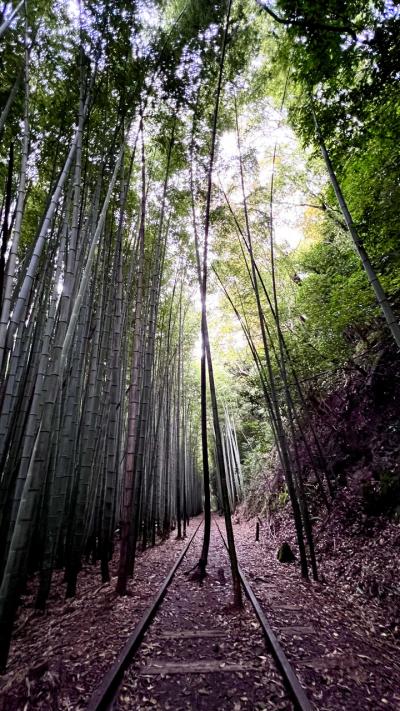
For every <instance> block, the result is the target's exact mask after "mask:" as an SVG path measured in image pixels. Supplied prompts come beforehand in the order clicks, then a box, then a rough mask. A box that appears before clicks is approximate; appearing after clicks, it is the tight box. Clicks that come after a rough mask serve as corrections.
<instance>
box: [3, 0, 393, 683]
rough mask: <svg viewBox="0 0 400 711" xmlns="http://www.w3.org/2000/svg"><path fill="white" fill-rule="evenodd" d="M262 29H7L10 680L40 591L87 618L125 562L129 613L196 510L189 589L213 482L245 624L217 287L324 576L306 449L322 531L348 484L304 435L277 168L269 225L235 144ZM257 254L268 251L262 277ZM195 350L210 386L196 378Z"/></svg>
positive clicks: (122, 587) (124, 14)
mask: <svg viewBox="0 0 400 711" xmlns="http://www.w3.org/2000/svg"><path fill="white" fill-rule="evenodd" d="M264 14H265V13H263V10H262V9H261V10H260V9H257V7H256V3H255V2H254V3H253V2H251V1H250V0H248V1H246V2H232V1H231V0H230V1H229V2H225V1H224V0H221V1H220V2H216V3H213V4H210V3H206V2H204V3H203V2H197V1H196V0H191V1H190V0H189V2H187V3H183V2H182V3H181V2H178V1H177V0H171V1H170V2H168V3H163V2H157V1H156V0H154V2H150V0H149V1H148V2H147V1H145V0H138V2H136V3H135V2H133V3H132V2H128V1H125V0H119V1H118V2H110V1H106V2H103V3H100V2H97V1H96V0H94V1H92V0H87V2H83V1H82V0H80V1H79V2H73V1H72V0H71V2H68V3H63V2H62V1H61V0H54V2H51V0H41V1H40V2H36V3H31V2H30V1H29V0H23V1H22V2H20V3H19V4H16V5H15V6H12V4H11V3H8V4H6V5H5V7H4V12H3V19H2V22H1V24H0V37H1V40H2V43H1V47H0V61H1V67H2V82H1V95H0V99H1V116H0V140H1V163H0V181H1V183H0V184H1V191H2V197H1V221H0V225H1V253H0V285H1V286H0V294H1V316H0V376H1V384H0V458H1V480H0V569H1V588H0V666H1V667H2V668H3V669H4V668H5V665H6V662H7V656H8V651H9V646H10V640H11V634H12V628H13V624H14V620H15V616H16V612H17V607H18V600H19V597H20V595H21V594H22V593H23V591H24V588H25V585H26V581H27V579H28V576H30V575H31V574H33V573H35V574H37V576H38V581H39V582H38V590H37V599H36V606H37V608H38V609H40V610H43V609H45V606H46V602H47V600H48V596H49V593H50V589H51V583H52V575H53V572H54V570H56V569H58V570H59V569H63V570H64V571H65V583H66V595H67V596H70V597H71V596H74V595H75V594H76V591H77V584H78V576H79V571H80V570H81V566H82V561H83V560H84V559H87V560H89V559H90V560H92V561H93V562H94V563H96V564H98V565H99V570H100V575H101V580H102V581H103V582H107V581H109V580H110V561H111V559H112V556H113V553H114V551H115V549H116V548H117V549H118V569H117V579H116V591H117V592H118V593H119V594H125V593H126V591H127V585H128V581H129V580H130V579H132V577H133V580H134V570H135V556H136V552H137V550H138V549H139V547H140V548H141V549H143V548H146V546H148V545H154V544H155V543H156V541H157V540H159V539H160V538H165V537H167V536H168V535H170V532H171V530H175V532H176V535H177V536H178V538H181V537H182V536H185V534H186V527H187V525H188V522H189V519H190V517H191V516H194V515H197V514H199V513H200V512H201V511H202V510H203V509H204V513H205V530H204V543H203V550H202V554H201V558H200V560H199V566H198V568H199V569H198V571H197V574H198V576H199V577H200V578H201V577H202V576H204V575H205V572H206V566H207V558H208V544H209V535H210V516H211V497H210V479H211V480H212V482H213V486H212V489H213V492H214V494H215V497H216V500H217V505H218V507H219V508H220V510H221V511H223V512H224V514H225V522H226V527H227V534H228V543H229V551H230V559H231V565H232V576H233V583H234V592H235V602H236V604H237V605H240V604H241V592H240V583H239V578H238V570H237V561H236V554H235V546H234V537H233V529H232V524H231V519H230V513H231V511H233V510H234V508H235V506H236V505H237V504H238V503H239V502H240V500H241V497H242V493H243V476H242V472H241V463H240V451H239V450H240V447H239V442H238V436H237V433H236V428H235V422H234V420H235V418H234V416H233V415H232V412H231V411H230V408H229V404H228V403H226V402H223V401H222V400H221V398H220V397H219V393H218V392H217V389H218V388H217V384H216V382H215V375H214V369H213V355H212V346H211V343H210V338H209V327H208V316H209V307H208V305H207V303H208V302H207V293H208V284H209V281H210V279H211V281H212V283H213V288H219V289H220V291H221V293H222V294H223V295H224V298H226V300H227V304H228V305H229V308H230V309H231V310H232V313H233V314H235V316H236V318H237V319H238V322H239V324H240V327H241V328H242V330H243V333H244V336H245V339H246V342H247V345H248V351H249V354H250V357H251V359H252V361H253V367H254V369H255V373H256V377H257V378H258V383H259V386H260V388H261V390H262V393H263V398H264V402H265V407H266V411H267V414H268V418H269V427H270V430H271V432H272V434H273V437H274V441H275V444H276V450H277V452H278V455H279V459H280V462H281V465H282V470H283V472H284V475H285V480H286V485H287V490H288V492H289V496H290V500H291V504H292V509H293V515H294V520H295V525H296V531H297V538H298V545H299V552H300V560H301V570H302V574H303V575H304V576H305V577H307V576H308V574H309V568H310V567H311V571H312V575H313V577H314V578H317V576H318V572H317V563H316V558H315V552H314V545H313V536H312V521H311V516H310V513H309V508H308V504H307V496H306V487H305V482H304V477H303V472H302V468H301V465H300V457H299V451H298V449H299V447H301V448H305V450H306V452H307V456H308V460H309V464H310V467H311V469H312V471H313V472H314V475H315V479H316V482H317V487H318V490H319V495H320V497H321V500H322V502H323V505H324V506H325V507H326V508H328V509H329V507H330V503H331V499H332V496H333V494H334V484H335V482H334V479H333V477H332V472H330V470H329V466H328V464H327V462H326V461H325V458H324V455H323V452H322V449H321V446H320V444H319V442H318V438H317V435H316V433H315V432H311V434H310V433H307V435H306V434H305V432H304V429H303V424H302V423H303V420H302V415H303V414H304V411H305V410H306V398H305V395H304V392H303V390H302V387H301V383H300V379H299V377H298V374H297V372H296V367H295V361H294V359H293V357H292V355H291V347H290V345H289V344H288V341H287V335H286V334H285V329H284V327H283V326H282V307H281V305H280V301H279V274H278V273H277V270H276V265H275V263H276V250H277V248H276V244H275V238H274V207H273V205H274V171H275V162H276V161H275V158H276V156H275V153H276V146H275V151H274V158H273V165H272V180H271V188H270V193H269V195H268V197H267V199H265V195H263V196H262V200H261V203H262V207H263V209H264V211H265V209H267V220H264V221H260V220H256V219H255V218H254V200H253V196H252V195H251V190H250V189H249V186H250V184H251V181H252V179H251V169H247V168H246V162H247V159H246V156H245V154H244V153H245V151H244V149H243V135H242V129H241V121H242V116H241V111H242V110H243V105H244V102H245V101H247V100H249V98H248V96H247V94H246V92H249V91H250V90H249V84H248V81H247V79H248V75H249V74H251V72H252V65H251V60H252V59H253V58H254V56H255V54H256V52H257V51H259V48H260V46H261V43H262V42H263V41H265V36H266V35H267V37H269V36H270V34H271V30H270V27H271V25H270V24H268V22H267V23H266V24H264V25H263V24H262V22H261V23H260V22H259V19H260V18H261V17H263V15H264ZM265 16H266V15H265ZM256 20H257V21H256ZM260 28H261V29H260ZM266 28H267V29H266ZM263 33H264V34H263ZM249 48H251V51H250V49H249ZM247 71H248V74H247V75H246V72H247ZM240 76H242V80H241V79H240ZM246 76H247V79H246V80H245V79H243V77H246ZM238 77H239V78H238ZM246 81H247V83H246ZM241 82H242V83H241ZM285 91H286V88H285ZM250 93H251V92H250ZM313 111H314V110H313ZM313 120H314V125H315V130H316V136H317V143H319V145H320V147H321V149H322V152H323V155H324V159H325V162H326V166H327V169H328V173H329V176H330V178H331V180H332V184H333V187H334V190H335V193H336V195H337V197H338V200H339V204H340V207H341V209H342V210H343V214H344V218H345V221H346V223H347V227H348V231H349V233H350V235H351V236H352V237H353V240H354V242H355V244H356V247H357V248H358V252H359V254H360V256H361V259H362V261H363V264H364V266H365V267H366V271H367V272H368V269H369V270H370V271H369V273H368V276H369V279H370V282H371V284H372V285H373V287H374V289H375V291H376V290H377V284H378V291H379V288H381V287H380V286H379V281H378V280H377V278H376V275H374V273H373V270H372V267H371V263H370V261H369V259H368V255H367V254H366V251H365V250H364V249H363V248H362V246H361V243H360V240H359V238H358V235H357V233H356V230H355V227H354V223H353V221H352V217H351V215H350V212H349V210H348V208H347V205H346V203H345V202H344V198H343V195H342V193H341V191H340V186H339V183H338V181H337V177H336V174H335V172H334V169H333V165H332V161H331V160H330V156H329V153H328V149H327V147H326V145H325V143H324V139H323V137H322V133H321V128H320V125H319V123H318V119H317V115H316V112H315V111H314V113H313ZM222 125H224V126H225V127H228V128H229V129H230V130H231V131H233V132H234V134H235V141H236V157H237V166H238V171H237V175H236V188H235V190H234V191H233V192H234V196H233V198H232V195H231V194H229V191H227V190H226V189H224V187H223V186H222V185H217V182H218V176H217V173H218V171H217V170H216V162H217V148H218V140H219V137H220V134H221V131H222V129H221V126H222ZM341 200H342V202H343V204H342V202H341ZM266 205H267V208H266ZM264 214H265V213H264ZM221 225H222V227H221ZM224 230H225V232H226V230H229V238H230V240H231V241H232V240H233V242H234V244H235V245H236V246H235V249H236V250H237V253H238V254H239V255H240V263H241V269H242V276H241V280H242V281H241V289H239V290H237V289H236V284H237V282H236V280H235V276H234V275H233V274H231V273H229V259H228V258H227V259H226V260H225V264H224V260H223V259H222V260H219V261H218V260H216V264H215V265H214V267H213V269H212V270H211V269H210V261H211V260H210V251H212V250H216V249H217V248H216V242H217V240H218V239H220V238H221V242H222V243H223V240H224V234H223V233H224ZM263 242H265V243H268V244H269V254H268V269H267V270H266V269H265V260H264V257H261V256H260V255H261V252H260V244H261V243H263ZM227 265H228V268H227ZM371 270H372V271H371ZM376 293H377V297H378V302H379V303H380V305H381V307H382V309H383V311H384V312H385V317H386V319H387V321H388V323H389V326H390V328H391V329H392V332H393V333H394V336H395V337H397V329H398V326H397V322H396V319H395V318H394V316H393V313H392V311H391V309H390V304H389V303H388V301H387V299H386V297H385V294H384V292H383V290H382V289H381V291H380V292H379V293H378V292H377V291H376ZM196 294H199V299H200V304H201V305H200V309H199V311H196V309H194V308H193V302H194V301H195V299H196V297H195V295H196ZM199 330H201V344H202V355H201V362H200V371H199V378H198V380H199V381H200V382H197V380H196V377H195V375H196V374H194V373H193V369H191V360H192V352H193V347H194V344H195V341H196V338H197V333H198V331H199ZM208 399H209V401H210V405H211V407H210V409H209V408H208Z"/></svg>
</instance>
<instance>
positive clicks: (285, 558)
mask: <svg viewBox="0 0 400 711" xmlns="http://www.w3.org/2000/svg"><path fill="white" fill-rule="evenodd" d="M276 557H277V558H278V560H279V562H280V563H293V561H295V560H296V556H295V554H294V553H293V551H292V549H291V547H290V546H289V543H287V542H286V541H285V543H282V545H281V547H280V548H279V549H278V554H277V556H276Z"/></svg>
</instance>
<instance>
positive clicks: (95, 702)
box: [87, 521, 203, 711]
mask: <svg viewBox="0 0 400 711" xmlns="http://www.w3.org/2000/svg"><path fill="white" fill-rule="evenodd" d="M202 523H203V522H202V521H201V522H200V523H199V525H198V526H197V528H196V530H195V531H194V533H193V534H192V536H191V537H190V539H189V541H188V544H187V545H186V547H185V548H184V549H183V551H182V553H181V554H180V556H179V558H178V559H177V560H176V561H175V563H174V565H173V566H172V568H171V570H170V571H169V573H168V575H167V576H166V578H165V580H164V582H163V583H162V585H161V586H160V588H159V590H158V592H157V594H156V596H155V598H154V600H153V602H152V604H151V605H150V607H148V608H147V610H146V611H145V613H144V614H143V616H142V618H141V620H140V622H139V623H138V624H137V625H136V627H135V629H134V630H133V632H132V634H131V635H130V636H129V637H128V639H127V641H126V644H125V646H124V647H123V648H122V649H121V651H120V653H119V655H118V657H117V659H116V660H115V662H114V664H113V665H112V667H111V669H110V671H109V672H108V673H107V674H106V675H105V677H104V679H103V681H102V683H101V684H100V685H99V686H98V687H97V689H95V691H94V693H93V694H92V697H91V699H90V701H89V704H88V707H87V708H88V711H103V710H105V709H107V708H109V706H110V704H111V703H112V700H113V698H114V696H115V694H116V692H117V690H118V686H119V684H120V682H121V679H122V676H123V674H124V672H125V670H126V668H127V666H128V665H129V663H130V661H131V660H132V657H133V655H134V654H135V652H136V651H137V650H138V649H139V647H140V645H141V643H142V640H143V637H144V635H145V633H146V630H147V629H148V627H149V626H150V624H151V622H152V620H153V618H154V615H155V614H156V612H157V610H158V608H159V607H160V605H161V603H162V601H163V599H164V597H165V595H166V592H167V590H168V587H169V586H170V584H171V582H172V579H173V577H174V575H175V573H176V571H177V570H178V568H179V566H180V565H181V563H182V561H183V559H184V557H185V556H186V553H187V552H188V550H189V548H190V545H191V544H192V542H193V540H194V538H195V536H196V534H197V532H198V530H199V528H200V526H201V525H202Z"/></svg>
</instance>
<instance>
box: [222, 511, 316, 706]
mask: <svg viewBox="0 0 400 711" xmlns="http://www.w3.org/2000/svg"><path fill="white" fill-rule="evenodd" d="M214 523H215V525H216V527H217V528H218V531H219V533H220V536H221V538H222V541H223V543H224V546H225V548H226V550H228V546H227V544H226V541H225V538H224V536H223V533H222V531H221V529H220V527H219V526H218V523H217V522H216V521H215V519H214ZM238 568H239V575H240V580H241V582H242V586H243V590H244V592H245V594H246V597H247V598H248V600H249V601H250V603H251V604H252V606H253V609H254V612H255V613H256V616H257V619H258V621H259V623H260V625H261V627H262V630H263V632H264V637H265V640H266V642H267V646H268V649H269V651H270V652H271V654H272V656H273V658H274V660H275V663H276V665H277V667H278V669H279V671H280V673H281V675H282V677H283V680H284V682H285V686H286V689H287V691H288V693H289V694H290V696H291V699H292V701H293V704H294V707H295V709H296V711H313V706H312V705H311V702H310V701H309V699H308V698H307V695H306V693H305V691H304V689H303V687H302V686H301V684H300V682H299V680H298V678H297V675H296V672H295V671H294V669H293V667H292V666H291V664H290V662H289V660H288V658H287V656H286V654H285V652H284V651H283V649H282V647H281V645H280V644H279V642H278V639H277V638H276V636H275V634H274V632H273V630H272V627H271V625H270V624H269V622H268V620H267V618H266V617H265V614H264V612H263V610H262V608H261V606H260V603H259V602H258V600H257V598H256V596H255V594H254V592H253V590H252V589H251V587H250V584H249V582H248V580H247V578H246V576H245V574H244V572H243V570H242V569H241V567H240V565H239V566H238Z"/></svg>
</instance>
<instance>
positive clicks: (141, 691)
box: [87, 521, 312, 711]
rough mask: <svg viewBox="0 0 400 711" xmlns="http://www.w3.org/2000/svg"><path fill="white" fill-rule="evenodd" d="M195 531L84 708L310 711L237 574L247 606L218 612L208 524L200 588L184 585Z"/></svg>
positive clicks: (215, 558) (218, 576)
mask: <svg viewBox="0 0 400 711" xmlns="http://www.w3.org/2000/svg"><path fill="white" fill-rule="evenodd" d="M200 526H201V523H200V524H199V526H198V527H197V528H196V530H195V531H194V533H193V535H192V536H191V538H190V539H189V542H188V544H187V546H186V547H185V549H184V550H183V551H182V553H181V554H180V556H179V558H178V559H177V561H176V562H175V563H174V565H173V567H172V568H171V570H170V572H169V573H168V575H167V576H166V578H165V580H164V582H163V584H162V586H161V587H160V589H159V590H158V592H157V594H156V596H155V597H154V599H153V601H152V604H151V605H150V607H149V608H148V609H147V610H146V612H145V613H144V615H143V617H142V618H141V620H140V622H139V624H138V625H137V626H136V627H135V629H134V630H133V632H132V634H131V635H130V637H129V638H128V640H127V642H126V644H125V646H124V647H123V649H122V650H121V652H120V653H119V655H118V657H117V659H116V661H115V662H114V664H113V665H112V667H111V668H110V670H109V672H108V673H107V674H106V676H105V677H104V679H103V681H102V683H101V684H100V685H99V687H98V688H97V689H96V690H95V691H94V693H93V695H92V697H91V699H90V701H89V704H88V707H87V711H106V710H108V711H111V709H115V710H118V711H122V709H132V710H133V709H135V711H136V709H139V708H140V709H147V708H149V709H150V708H154V709H157V708H161V709H164V708H165V709H169V708H170V709H180V708H182V709H184V708H188V709H190V708H193V709H203V708H208V709H221V710H222V709H225V708H226V709H227V708H231V707H232V708H240V709H242V708H255V709H265V710H267V709H271V710H272V709H274V710H275V709H276V710H277V711H289V710H291V709H296V710H299V711H311V709H312V706H311V704H310V702H309V700H308V699H307V697H306V694H305V692H304V690H303V688H302V687H301V685H300V683H299V680H298V679H297V677H296V674H295V672H294V671H293V668H292V667H291V665H290V663H289V661H288V659H287V658H286V656H285V654H284V651H283V649H282V648H281V646H280V644H279V642H278V640H277V638H276V637H275V635H274V633H273V631H272V629H271V627H270V625H269V623H268V621H267V619H266V617H265V615H264V613H263V611H262V609H261V607H260V605H259V603H258V601H257V599H256V597H255V595H254V593H253V591H252V589H251V587H250V585H249V583H248V581H247V579H246V577H245V575H244V573H243V571H242V570H240V576H241V580H242V585H243V589H244V592H245V594H246V597H247V599H248V601H249V603H250V605H249V606H246V610H245V612H244V613H239V614H238V613H237V612H236V614H235V612H234V611H232V610H229V609H227V608H226V606H225V607H224V601H225V603H226V601H227V599H229V597H230V579H229V575H230V573H229V561H228V558H227V554H226V551H225V548H226V544H225V540H224V537H223V534H222V531H221V530H220V528H219V526H218V524H217V523H216V522H215V521H214V522H213V528H214V526H215V527H216V529H217V530H218V533H217V532H215V533H214V532H213V530H212V537H211V547H210V557H209V570H210V575H209V577H208V578H207V581H206V584H205V585H203V586H202V587H199V585H198V583H197V582H194V583H190V579H188V578H187V577H186V576H185V575H184V572H182V570H181V568H182V563H183V561H184V560H185V558H186V559H187V558H188V557H189V555H188V554H189V551H190V553H191V554H192V561H191V563H192V562H195V561H196V560H197V559H198V551H197V550H193V549H196V547H197V548H199V546H200V544H201V541H200V538H199V537H198V535H197V534H198V532H199V529H200ZM213 533H214V535H213ZM188 567H189V568H190V567H191V565H190V564H189V566H188ZM225 573H226V576H225ZM175 577H177V578H178V580H175V583H174V585H172V586H171V583H172V582H173V579H174V578H175ZM225 585H226V588H225ZM169 589H170V590H169ZM168 590H169V594H168V596H167V599H165V598H166V595H167V592H168ZM164 599H165V602H164ZM147 631H148V634H147V635H146V632H147ZM145 635H146V637H145ZM265 643H266V645H267V648H268V652H269V653H270V654H268V655H267V656H266V655H265ZM137 652H139V654H137ZM179 699H181V705H179ZM236 699H238V701H237V703H238V705H237V704H235V700H236ZM225 700H226V704H227V705H225ZM192 702H193V705H190V704H191V703H192ZM187 704H189V705H187ZM229 704H230V705H229ZM243 704H244V705H243Z"/></svg>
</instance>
